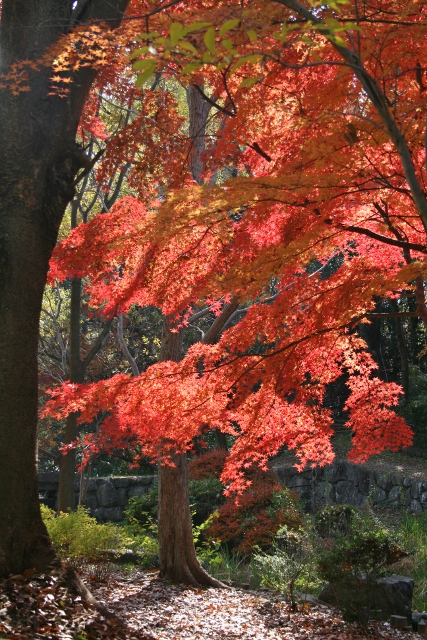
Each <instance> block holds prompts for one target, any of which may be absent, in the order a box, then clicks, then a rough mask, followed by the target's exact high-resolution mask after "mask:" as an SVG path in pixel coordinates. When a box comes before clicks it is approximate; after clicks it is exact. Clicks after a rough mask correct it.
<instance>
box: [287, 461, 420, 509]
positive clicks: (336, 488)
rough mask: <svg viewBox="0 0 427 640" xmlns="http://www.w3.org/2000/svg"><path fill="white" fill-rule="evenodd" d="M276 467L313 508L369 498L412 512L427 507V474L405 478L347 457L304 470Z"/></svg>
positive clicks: (360, 501)
mask: <svg viewBox="0 0 427 640" xmlns="http://www.w3.org/2000/svg"><path fill="white" fill-rule="evenodd" d="M274 470H275V472H276V473H277V475H278V476H279V478H280V481H281V482H282V483H283V484H284V485H285V486H287V487H289V488H290V489H294V490H295V491H297V492H298V494H299V495H300V496H301V498H302V500H304V501H305V502H307V503H309V504H310V506H311V507H312V508H313V507H315V508H318V507H319V506H320V505H321V504H324V503H325V502H330V503H341V504H343V503H344V504H352V505H354V506H358V507H360V506H361V505H363V504H364V503H365V502H366V500H368V498H369V500H370V501H371V502H372V504H373V505H380V504H384V505H390V506H395V507H397V506H405V507H409V508H410V510H411V511H412V512H413V513H421V512H422V511H423V510H426V509H427V476H426V477H425V479H422V478H406V477H404V476H400V475H396V474H394V473H381V472H378V471H372V470H370V469H367V468H366V467H364V466H363V465H355V464H351V463H350V462H346V461H337V462H334V463H332V464H331V465H329V466H327V467H324V468H317V469H309V470H307V471H303V472H302V473H298V472H297V470H296V469H295V467H291V466H290V467H280V468H276V469H274Z"/></svg>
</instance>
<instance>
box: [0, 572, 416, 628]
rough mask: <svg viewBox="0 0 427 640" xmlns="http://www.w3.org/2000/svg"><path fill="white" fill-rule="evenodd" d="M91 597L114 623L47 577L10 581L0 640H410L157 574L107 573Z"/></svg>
mask: <svg viewBox="0 0 427 640" xmlns="http://www.w3.org/2000/svg"><path fill="white" fill-rule="evenodd" d="M85 578H86V581H87V582H88V583H89V584H90V582H91V581H92V583H93V584H92V585H91V589H92V592H93V593H94V595H95V596H96V597H97V598H98V600H99V601H100V602H102V603H103V604H104V605H106V606H107V607H108V609H109V610H110V611H111V612H112V613H113V614H114V616H115V617H114V618H112V619H105V618H103V617H102V616H100V615H99V614H98V613H97V612H96V611H94V610H93V609H90V608H89V609H86V608H84V607H83V604H82V603H81V601H79V600H78V599H77V600H76V599H75V598H72V597H71V596H70V595H68V594H67V593H66V591H65V589H64V588H63V587H59V586H57V585H56V584H55V581H54V580H52V578H49V579H48V578H45V577H41V576H32V577H31V576H30V577H24V576H14V577H13V578H11V579H9V580H7V581H4V582H3V583H0V601H1V607H2V608H1V609H0V638H10V639H11V640H18V639H19V640H32V639H34V640H36V639H41V638H45V639H47V640H50V639H52V640H98V639H101V640H103V639H105V640H107V639H108V640H178V639H181V638H182V639H187V640H190V639H191V640H196V639H197V640H231V639H234V640H236V639H237V640H320V639H323V640H362V638H363V639H374V638H376V639H378V640H409V639H411V640H415V639H416V638H420V636H419V635H418V634H415V633H412V632H400V631H396V630H394V629H391V628H390V626H389V625H388V624H386V623H379V622H372V623H370V624H369V628H368V629H367V630H364V629H362V628H361V627H359V626H357V625H354V624H348V623H346V622H344V621H343V620H342V617H341V616H340V614H339V613H338V612H337V611H336V610H335V609H333V608H331V607H329V606H325V605H322V604H319V603H317V604H312V605H310V604H306V605H300V607H299V610H298V611H297V612H295V613H292V612H291V611H290V609H289V604H288V603H287V602H286V601H285V600H283V599H281V598H279V597H277V596H275V595H274V594H268V595H266V594H265V593H264V592H262V593H260V592H249V591H242V590H238V589H195V588H190V587H186V586H184V585H172V584H166V583H165V582H163V581H161V580H159V578H158V576H157V572H147V571H142V570H138V569H134V570H132V571H123V570H122V571H119V570H113V571H111V572H110V573H109V574H108V575H106V576H104V581H103V582H102V581H101V582H100V581H99V579H98V581H97V582H96V583H95V582H93V579H92V580H91V576H90V574H89V575H86V576H85Z"/></svg>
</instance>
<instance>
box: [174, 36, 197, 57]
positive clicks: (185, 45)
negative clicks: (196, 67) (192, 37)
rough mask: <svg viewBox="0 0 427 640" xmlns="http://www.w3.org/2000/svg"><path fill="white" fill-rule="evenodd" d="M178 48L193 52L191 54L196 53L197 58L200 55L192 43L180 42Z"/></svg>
mask: <svg viewBox="0 0 427 640" xmlns="http://www.w3.org/2000/svg"><path fill="white" fill-rule="evenodd" d="M177 47H179V48H180V49H185V50H186V51H191V53H194V54H195V55H196V56H197V55H198V53H199V52H198V51H197V49H196V47H195V46H194V44H191V42H188V41H187V40H180V41H179V42H178V44H177Z"/></svg>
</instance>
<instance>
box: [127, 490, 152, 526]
mask: <svg viewBox="0 0 427 640" xmlns="http://www.w3.org/2000/svg"><path fill="white" fill-rule="evenodd" d="M157 506H158V495H157V487H152V488H151V489H149V490H148V491H147V493H145V494H144V495H143V496H134V497H133V498H130V500H129V502H128V506H127V509H126V510H125V512H124V514H125V518H126V521H127V523H128V524H129V525H131V526H133V527H134V528H135V527H136V529H146V528H148V527H150V526H151V525H152V524H153V522H157Z"/></svg>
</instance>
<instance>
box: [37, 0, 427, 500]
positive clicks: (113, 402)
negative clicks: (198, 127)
mask: <svg viewBox="0 0 427 640" xmlns="http://www.w3.org/2000/svg"><path fill="white" fill-rule="evenodd" d="M138 7H139V9H138ZM337 7H338V8H337ZM337 7H336V6H335V5H333V8H331V7H328V6H326V5H325V6H323V5H322V7H320V8H318V9H316V14H315V15H314V14H313V15H311V18H310V23H309V24H307V23H306V20H307V16H308V14H307V10H306V9H304V7H303V6H302V5H300V4H299V3H298V2H297V1H296V0H278V2H270V1H267V0H256V1H255V2H254V1H251V2H248V3H244V2H243V3H240V2H239V3H237V2H236V3H234V2H231V3H227V4H226V5H225V4H224V3H223V2H219V1H216V0H212V1H211V2H192V3H179V4H177V5H175V6H174V7H171V8H170V10H169V12H168V13H165V12H159V13H156V14H155V15H151V16H150V18H149V27H148V28H147V25H146V21H145V19H141V20H140V19H139V18H138V19H135V20H128V21H125V22H124V23H123V26H122V27H120V29H119V30H118V32H116V33H115V38H117V41H116V44H115V46H114V47H112V45H111V42H110V40H109V38H108V37H107V36H105V37H104V39H103V40H101V45H100V52H101V53H99V54H95V52H94V51H92V50H91V45H90V42H89V37H87V38H86V39H85V40H84V46H83V50H84V52H85V54H84V55H85V56H88V57H87V58H85V60H86V59H87V60H88V64H93V65H98V66H99V67H102V68H101V71H100V75H99V80H98V82H99V83H102V82H104V83H106V84H108V86H109V92H111V95H112V96H115V97H117V100H119V99H123V100H124V101H125V102H126V101H128V102H127V103H128V104H129V105H132V108H133V109H138V114H137V116H136V117H135V119H134V120H132V121H131V122H130V123H128V124H127V125H126V126H125V127H124V128H123V129H122V130H120V131H118V132H117V133H116V134H115V135H114V136H112V138H111V140H109V141H108V146H107V152H106V154H105V158H104V160H103V161H102V163H101V166H100V169H99V179H100V181H101V182H102V183H103V184H107V183H108V179H109V176H111V175H112V170H113V168H117V166H119V167H120V166H121V165H122V164H123V163H125V162H131V163H132V168H131V173H130V176H131V177H130V184H131V185H132V187H133V189H134V192H133V193H134V195H133V196H128V197H126V198H124V199H123V200H121V201H120V202H118V203H117V204H116V205H115V207H114V208H113V209H112V211H111V212H110V213H108V214H105V215H102V216H97V217H95V219H94V220H93V221H92V222H91V223H89V224H87V225H84V226H83V227H80V228H77V229H76V230H75V231H74V232H73V233H72V234H70V236H69V238H68V239H67V240H65V241H64V242H63V243H62V244H61V245H60V246H59V247H58V249H57V251H56V253H55V256H54V259H53V261H52V267H51V269H52V277H61V278H66V277H69V276H71V275H83V274H84V275H86V276H87V277H88V278H89V286H88V292H89V293H90V296H91V304H92V305H93V306H94V307H98V308H99V309H100V310H101V312H102V313H103V314H104V315H106V316H112V315H114V314H116V313H122V312H125V311H126V310H128V309H129V307H130V306H131V305H135V304H136V305H141V306H143V305H151V304H152V305H155V306H157V307H158V308H159V309H161V310H162V311H163V312H164V313H165V314H168V315H170V314H173V315H174V316H176V318H177V326H179V325H185V323H186V322H187V320H188V316H189V315H190V313H191V309H192V308H194V307H195V306H200V305H203V304H205V303H206V302H207V301H209V304H211V303H212V301H217V303H218V305H222V304H224V302H226V301H227V300H229V299H230V298H237V299H238V300H239V301H240V303H241V305H242V307H243V306H244V307H248V310H247V311H246V312H245V313H242V314H241V315H240V322H238V323H237V324H235V325H234V326H231V327H230V328H228V330H227V331H225V332H224V334H223V335H222V337H221V340H220V341H219V343H218V344H215V345H202V344H195V345H193V346H192V347H191V348H190V349H189V350H188V353H187V355H186V357H185V358H184V359H183V361H182V362H179V363H172V362H167V363H165V362H162V363H158V364H155V365H153V366H152V367H150V368H149V369H147V371H145V372H143V373H142V374H141V375H140V376H139V377H138V378H129V377H127V376H125V375H123V374H119V375H117V376H114V377H113V378H112V379H111V380H108V381H101V382H99V383H96V384H92V385H85V386H81V385H80V386H78V385H68V384H66V385H64V386H63V387H62V388H61V389H59V390H57V391H55V392H54V394H53V398H52V400H51V402H50V409H49V410H50V412H51V414H52V415H55V416H57V417H62V416H64V415H66V414H67V413H68V412H70V411H76V410H78V411H80V412H81V414H80V415H81V417H80V419H81V421H90V420H92V419H93V418H94V416H95V415H96V414H97V413H98V412H99V411H101V410H103V411H106V412H108V417H107V418H106V419H105V420H104V423H103V427H102V430H101V432H100V433H99V434H97V435H96V436H94V438H96V441H95V440H94V441H93V443H92V444H93V446H94V447H95V446H100V445H101V444H102V443H103V442H104V444H105V443H116V444H117V446H118V443H119V442H120V441H126V438H128V437H129V435H130V434H132V435H133V437H134V438H136V439H137V440H138V441H139V442H140V443H141V447H142V450H143V453H144V454H146V455H150V456H153V457H157V456H158V455H159V453H164V454H167V452H168V450H169V451H171V450H173V449H178V450H180V451H186V450H188V449H189V448H190V447H191V439H192V438H193V437H194V436H196V435H198V434H200V433H201V432H202V431H203V429H205V427H206V425H210V426H211V427H212V428H218V429H221V430H222V431H224V432H226V433H231V434H233V435H234V436H235V438H236V439H235V445H234V447H233V449H232V451H231V453H230V456H229V458H228V460H227V463H226V466H225V469H224V473H223V478H224V481H226V482H232V485H231V489H233V490H234V489H242V488H244V486H245V482H246V481H245V476H244V473H243V469H245V468H248V467H250V466H251V465H252V464H253V463H257V464H259V465H261V466H263V465H264V466H265V464H266V461H267V460H268V457H269V456H270V455H272V454H274V453H276V452H277V451H278V450H279V448H280V447H281V446H282V445H284V444H285V445H287V446H288V447H290V448H293V449H295V450H296V452H297V455H298V456H299V459H300V466H304V465H305V464H306V463H307V462H314V463H316V464H326V463H329V462H330V461H331V460H332V458H333V452H332V448H331V445H330V436H331V434H332V428H331V427H332V416H331V413H330V411H329V410H328V409H327V408H325V407H324V406H323V397H324V394H325V390H326V388H327V385H328V384H330V383H331V382H333V381H334V380H336V379H337V378H338V377H339V376H340V375H341V374H342V372H343V371H346V372H347V374H348V383H347V384H348V387H349V392H350V395H349V398H348V401H347V405H346V408H347V411H348V415H349V419H348V423H347V426H348V427H349V428H351V429H352V431H353V432H354V438H353V450H352V452H351V456H352V458H353V459H355V460H358V461H364V460H366V459H367V457H369V455H371V454H372V453H376V452H378V451H380V450H382V449H383V448H391V449H393V450H397V449H399V448H400V447H404V446H407V445H408V444H409V443H410V441H411V431H410V429H409V427H408V426H407V425H406V424H405V423H404V421H403V420H402V419H401V418H400V417H398V416H397V415H396V414H395V412H394V411H393V407H396V405H397V403H398V401H399V395H400V393H401V389H400V387H399V386H398V385H396V384H393V383H389V384H387V383H384V382H381V383H380V382H379V380H378V378H377V377H376V366H375V363H374V362H373V360H372V358H371V357H370V355H369V354H368V353H367V352H366V351H365V347H366V345H365V343H364V342H363V341H362V340H361V339H360V338H358V337H357V335H356V333H355V331H354V328H355V326H356V325H357V324H358V323H359V322H360V321H366V316H367V314H369V312H370V311H371V310H372V309H373V307H374V298H375V297H381V296H392V297H398V296H399V295H400V294H401V293H402V289H406V290H407V289H408V286H409V287H412V288H413V289H414V290H415V293H416V296H417V304H418V313H419V315H420V317H421V318H422V319H423V320H424V322H425V323H426V324H427V309H426V306H425V301H424V290H423V283H422V277H423V274H425V272H426V262H425V255H426V253H427V248H426V246H427V239H426V229H427V200H426V197H425V190H426V181H427V179H426V170H425V156H426V151H425V147H424V144H425V143H424V130H425V124H424V114H425V111H426V108H427V91H425V89H426V86H427V78H426V69H427V51H426V48H425V39H426V35H427V20H426V17H427V3H426V2H424V1H421V2H415V0H411V1H409V2H406V3H404V4H402V3H401V2H397V0H387V2H383V1H382V0H375V1H374V2H373V4H372V3H371V4H370V5H369V6H367V5H366V3H362V2H359V1H358V0H356V3H353V4H345V5H343V6H341V8H340V5H337ZM150 10H152V5H151V4H149V3H148V2H147V3H145V4H144V3H143V2H142V3H138V2H136V1H135V2H134V3H133V4H132V6H131V8H130V14H129V16H130V17H131V16H132V15H133V16H136V15H142V14H144V11H145V12H148V11H150ZM138 11H139V13H138ZM147 20H148V18H147ZM229 20H233V22H232V23H230V22H229V23H228V26H227V27H226V28H225V25H226V23H227V21H229ZM317 21H320V25H316V22H317ZM206 22H208V23H209V25H207V24H206ZM230 25H231V26H230ZM184 27H185V28H186V29H187V30H186V32H185V33H184V31H183V28H184ZM147 31H148V33H147ZM154 32H156V33H157V35H156V34H155V33H154ZM91 34H92V36H91V37H94V38H95V40H96V38H97V37H98V36H96V34H95V30H94V28H92V27H91ZM70 37H71V36H70ZM150 43H151V44H150ZM154 45H155V46H154ZM109 47H110V49H109ZM103 51H108V52H109V53H108V56H109V57H108V60H109V61H110V64H104V62H105V59H104V58H103V56H102V55H101V54H102V52H103ZM75 52H76V47H75V45H73V44H72V43H69V44H68V45H67V47H66V49H65V50H64V54H60V53H59V52H57V53H56V54H55V55H56V56H57V60H58V61H59V62H58V63H57V64H60V65H63V66H62V67H60V69H59V70H58V69H57V70H56V74H57V73H59V71H61V72H64V73H65V69H67V68H69V69H71V70H72V69H73V65H74V64H78V63H79V59H78V56H76V55H75ZM129 53H132V55H133V60H134V61H135V69H136V71H142V70H143V69H144V68H145V69H146V68H148V67H147V64H149V65H151V67H152V69H153V72H154V71H156V72H157V73H159V74H160V75H161V77H162V78H165V79H167V80H168V81H170V82H171V84H170V85H169V87H168V86H167V83H164V86H163V87H161V88H159V87H158V86H154V85H155V83H154V82H153V83H152V84H151V86H149V84H150V83H151V82H152V81H151V79H150V83H147V84H145V85H144V84H141V87H136V88H135V85H134V83H133V80H134V75H133V74H134V72H133V71H132V70H131V69H130V68H129V66H126V65H128V63H129V58H128V55H129ZM61 55H62V57H61ZM149 60H151V61H154V63H155V64H154V63H153V64H152V63H151V62H147V61H149ZM188 65H192V66H191V67H189V66H188ZM151 67H150V68H151ZM183 69H184V73H183V72H182V70H183ZM147 77H148V76H147ZM159 77H160V76H159ZM178 82H182V83H183V84H184V85H186V84H194V83H195V84H198V85H199V87H200V86H201V85H202V84H203V85H204V87H206V91H207V94H206V95H208V99H209V100H210V101H211V103H212V102H213V103H214V105H215V106H213V107H212V111H211V116H210V118H211V125H212V126H211V130H210V133H209V136H207V137H208V144H207V148H206V152H205V165H206V171H205V176H204V177H205V184H204V185H202V186H198V185H195V184H194V181H193V180H192V178H191V174H190V171H189V166H188V159H189V156H190V154H191V143H192V141H191V140H189V139H188V136H187V134H186V132H185V123H184V121H183V117H182V114H181V113H180V110H179V105H178V101H177V99H176V91H175V89H174V88H173V87H177V83H178ZM242 82H243V84H242ZM174 83H175V84H174ZM174 91H175V93H174ZM89 112H90V113H89ZM88 113H89V115H88V117H87V119H86V121H85V123H86V122H88V123H89V124H88V125H87V126H88V127H90V126H93V130H95V131H98V132H99V131H100V130H99V128H98V127H97V123H96V121H95V122H94V123H93V117H94V111H93V104H92V105H90V104H89V105H88ZM91 122H92V123H93V125H91V124H90V123H91ZM85 126H86V125H85ZM101 135H102V132H101ZM210 139H212V140H215V144H213V142H212V144H211V145H210V144H209V140H210ZM226 167H228V168H230V167H233V168H235V169H236V171H237V172H238V176H237V177H234V178H230V179H225V178H227V177H228V176H229V175H230V171H226V170H225V168H226ZM216 172H217V173H218V175H219V176H220V178H221V180H218V183H217V184H213V183H212V182H209V179H210V178H211V177H212V175H214V174H215V173H216ZM221 172H223V173H221ZM159 194H162V197H163V194H166V196H165V197H164V198H163V199H162V200H161V201H159V199H158V198H159ZM408 283H409V285H408ZM255 344H257V345H262V349H260V350H258V352H255V351H254V349H253V346H254V345H255ZM201 362H202V363H203V376H201V375H200V363H201Z"/></svg>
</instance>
